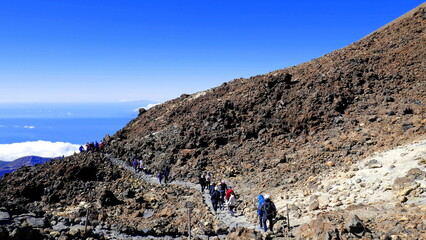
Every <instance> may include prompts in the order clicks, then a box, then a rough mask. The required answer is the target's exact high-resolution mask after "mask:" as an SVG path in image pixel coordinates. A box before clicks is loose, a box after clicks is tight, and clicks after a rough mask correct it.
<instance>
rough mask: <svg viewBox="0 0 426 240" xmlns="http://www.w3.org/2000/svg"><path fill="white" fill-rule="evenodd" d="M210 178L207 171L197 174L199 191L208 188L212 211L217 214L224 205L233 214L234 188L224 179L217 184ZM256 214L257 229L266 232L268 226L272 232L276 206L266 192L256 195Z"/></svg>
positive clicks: (234, 205)
mask: <svg viewBox="0 0 426 240" xmlns="http://www.w3.org/2000/svg"><path fill="white" fill-rule="evenodd" d="M210 178H211V176H210V174H209V173H206V174H202V175H200V176H199V183H200V185H201V192H203V193H204V190H205V189H208V191H209V194H210V200H211V203H212V206H213V211H214V213H215V214H217V210H218V209H219V210H224V209H225V206H226V207H227V208H228V210H229V212H230V214H231V216H235V208H236V196H235V192H234V189H233V188H232V187H231V186H227V184H226V182H225V181H224V180H222V181H221V182H220V183H217V184H216V183H212V184H210ZM257 214H258V217H259V229H261V230H263V231H265V232H267V231H268V227H269V230H270V231H271V232H273V226H274V218H276V216H277V208H276V207H275V204H274V203H273V202H272V200H271V198H270V196H269V195H268V194H265V195H259V196H258V204H257Z"/></svg>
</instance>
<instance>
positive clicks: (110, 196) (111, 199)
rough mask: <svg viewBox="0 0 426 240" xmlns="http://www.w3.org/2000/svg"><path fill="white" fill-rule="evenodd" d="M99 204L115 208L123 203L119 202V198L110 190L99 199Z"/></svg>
mask: <svg viewBox="0 0 426 240" xmlns="http://www.w3.org/2000/svg"><path fill="white" fill-rule="evenodd" d="M99 202H100V204H101V206H103V207H104V206H115V205H119V204H122V203H123V202H122V201H120V200H118V198H117V197H116V196H115V195H114V193H113V192H111V191H109V190H105V191H104V192H103V193H102V195H101V196H100V198H99Z"/></svg>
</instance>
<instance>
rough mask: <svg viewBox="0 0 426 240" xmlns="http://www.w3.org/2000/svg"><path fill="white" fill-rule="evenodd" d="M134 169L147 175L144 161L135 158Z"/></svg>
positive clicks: (133, 161)
mask: <svg viewBox="0 0 426 240" xmlns="http://www.w3.org/2000/svg"><path fill="white" fill-rule="evenodd" d="M132 167H133V169H134V170H135V172H141V171H143V172H145V173H146V168H145V162H144V161H143V160H142V159H137V158H133V160H132Z"/></svg>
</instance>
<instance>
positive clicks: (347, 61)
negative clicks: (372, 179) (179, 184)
mask: <svg viewBox="0 0 426 240" xmlns="http://www.w3.org/2000/svg"><path fill="white" fill-rule="evenodd" d="M425 29H426V21H425V4H422V5H421V6H419V7H418V8H416V9H415V10H413V11H411V12H409V13H407V14H406V15H404V16H403V17H401V18H399V19H397V20H395V21H394V22H392V23H390V24H388V25H386V26H385V27H383V28H381V29H379V30H378V31H376V32H373V33H371V34H370V35H368V36H367V37H365V38H363V39H362V40H360V41H358V42H355V43H353V44H351V45H349V46H347V47H345V48H342V49H339V50H336V51H334V52H332V53H330V54H327V55H325V56H322V57H320V58H318V59H314V60H312V61H310V62H306V63H303V64H300V65H298V66H294V67H290V68H287V69H283V70H278V71H275V72H271V73H269V74H265V75H258V76H255V77H251V78H249V79H236V80H233V81H231V82H229V83H224V84H223V85H221V86H219V87H217V88H214V89H210V90H207V91H204V92H199V93H196V94H192V95H186V94H184V95H182V96H181V97H180V98H177V99H174V100H171V101H169V102H166V103H164V104H161V105H158V106H156V107H154V108H152V109H149V110H148V111H146V112H145V111H144V110H141V112H140V115H139V116H138V117H137V118H136V119H134V120H132V121H131V122H130V123H129V124H128V125H127V126H126V127H125V128H123V129H122V130H120V131H118V132H117V133H116V134H115V135H114V136H112V137H111V138H108V139H107V142H108V143H107V148H108V150H109V151H110V152H111V153H113V154H114V155H115V156H117V157H121V158H131V157H134V156H138V157H141V158H143V159H145V160H146V161H147V162H148V165H150V166H151V167H153V168H155V167H160V166H162V165H164V164H170V165H171V166H172V168H173V173H174V174H175V177H177V178H187V177H188V178H191V177H195V176H196V175H197V174H199V173H200V172H201V171H204V170H207V171H210V172H212V173H213V174H214V176H215V179H219V178H222V177H233V176H242V175H244V176H245V179H244V180H245V181H248V182H252V183H253V184H257V185H258V186H259V185H260V187H261V188H263V187H265V188H267V187H268V186H275V185H277V184H282V183H283V182H284V183H286V182H287V181H286V178H287V177H288V175H292V176H293V177H294V179H298V180H302V179H306V178H307V177H309V176H310V175H312V174H317V173H319V172H322V171H327V169H328V166H327V165H325V164H324V163H326V162H329V161H332V162H333V164H336V165H338V166H343V165H345V164H350V163H352V162H356V161H357V160H359V159H360V158H361V157H364V156H367V155H368V154H370V153H372V152H373V151H376V150H379V149H386V148H390V147H393V146H396V145H399V144H401V143H404V142H409V141H412V140H414V139H416V138H418V137H420V136H423V135H424V134H425V130H426V129H425V126H424V125H425V123H426V111H425V110H426V107H425V106H426V105H425V104H426V94H425V90H426V77H425V76H426V74H425V59H426V51H425V46H426V37H425V36H426V34H425ZM188 166H190V167H188ZM282 172H286V173H288V174H281V173H282ZM259 179H263V180H264V181H261V182H259Z"/></svg>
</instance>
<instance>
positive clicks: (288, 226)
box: [287, 203, 290, 233]
mask: <svg viewBox="0 0 426 240" xmlns="http://www.w3.org/2000/svg"><path fill="white" fill-rule="evenodd" d="M287 232H288V233H290V211H289V210H288V203H287Z"/></svg>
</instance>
